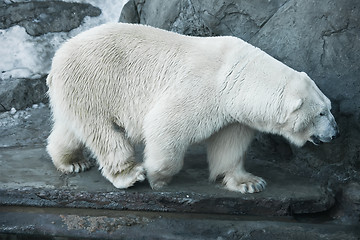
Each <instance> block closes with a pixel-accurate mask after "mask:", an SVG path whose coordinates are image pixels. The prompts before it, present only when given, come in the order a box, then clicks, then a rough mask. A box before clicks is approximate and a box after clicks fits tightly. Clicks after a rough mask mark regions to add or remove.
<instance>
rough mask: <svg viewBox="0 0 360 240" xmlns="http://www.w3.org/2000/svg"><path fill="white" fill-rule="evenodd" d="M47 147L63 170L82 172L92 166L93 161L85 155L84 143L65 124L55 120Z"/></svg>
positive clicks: (53, 159)
mask: <svg viewBox="0 0 360 240" xmlns="http://www.w3.org/2000/svg"><path fill="white" fill-rule="evenodd" d="M46 149H47V152H48V153H49V155H50V156H51V159H52V161H53V163H54V165H55V167H56V168H57V169H58V170H59V171H61V172H64V173H73V172H82V171H85V170H87V169H89V168H91V163H90V162H89V161H88V160H87V159H85V158H84V156H83V144H82V143H81V142H80V140H79V139H78V138H77V137H76V136H75V134H74V133H73V132H72V131H71V130H69V129H68V128H67V127H66V126H65V125H62V124H59V123H56V122H55V124H54V127H53V130H52V132H51V134H50V136H49V138H48V145H47V147H46Z"/></svg>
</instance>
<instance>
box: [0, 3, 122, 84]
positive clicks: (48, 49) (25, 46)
mask: <svg viewBox="0 0 360 240" xmlns="http://www.w3.org/2000/svg"><path fill="white" fill-rule="evenodd" d="M65 1H66V2H79V3H89V4H91V5H93V6H95V7H98V8H100V9H101V11H102V13H101V15H100V16H98V17H85V19H84V22H83V24H82V25H81V26H79V27H78V28H76V29H73V30H72V31H70V32H68V33H66V32H60V33H47V34H45V35H42V36H38V37H32V36H30V35H28V34H27V33H26V31H25V29H24V28H23V27H20V26H13V27H11V28H8V29H5V30H0V46H1V47H0V56H2V59H1V61H0V79H11V78H27V79H36V78H39V77H40V76H42V75H44V74H47V73H48V72H49V71H50V66H51V59H52V57H53V55H54V53H55V51H56V50H57V49H58V48H59V47H60V45H61V44H62V43H63V42H64V41H66V40H67V39H69V38H71V37H73V36H75V35H77V34H78V33H80V32H82V31H84V30H87V29H89V28H91V27H94V26H97V25H100V24H103V23H107V22H118V20H119V17H120V13H121V10H122V8H123V6H124V5H125V3H126V2H127V0H107V1H98V0H77V1H74V0H65ZM13 2H21V1H13Z"/></svg>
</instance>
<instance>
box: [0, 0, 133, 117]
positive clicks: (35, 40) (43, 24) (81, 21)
mask: <svg viewBox="0 0 360 240" xmlns="http://www.w3.org/2000/svg"><path fill="white" fill-rule="evenodd" d="M125 2H126V1H125V0H121V1H119V0H108V1H96V0H78V1H70V0H62V1H47V0H37V1H33V0H11V1H10V0H0V56H1V57H0V112H2V111H8V110H10V109H11V108H16V109H24V108H26V107H28V106H32V105H33V104H34V103H39V102H46V101H47V98H46V94H45V93H46V90H47V88H46V85H45V78H46V75H47V73H48V72H49V70H50V64H51V59H52V56H53V55H54V53H55V51H56V50H57V49H58V48H59V46H60V45H61V43H63V42H64V41H66V39H68V38H70V37H72V36H74V35H76V34H78V33H79V32H81V31H84V30H85V29H88V28H90V27H93V26H96V25H99V24H101V23H104V22H109V21H113V22H117V21H118V19H119V16H120V13H121V9H122V7H123V4H124V3H125Z"/></svg>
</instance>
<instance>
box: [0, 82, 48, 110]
mask: <svg viewBox="0 0 360 240" xmlns="http://www.w3.org/2000/svg"><path fill="white" fill-rule="evenodd" d="M46 91H47V87H46V76H43V77H41V78H37V79H11V80H8V81H4V80H2V79H0V112H2V111H10V110H11V108H15V109H24V108H26V107H30V106H32V105H33V104H37V103H40V102H43V103H45V102H48V99H47V95H46Z"/></svg>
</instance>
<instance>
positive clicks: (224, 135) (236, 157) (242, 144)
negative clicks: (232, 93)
mask: <svg viewBox="0 0 360 240" xmlns="http://www.w3.org/2000/svg"><path fill="white" fill-rule="evenodd" d="M253 137H254V130H253V129H251V128H249V127H247V126H244V125H242V124H239V123H236V124H231V125H229V126H226V127H224V128H223V129H221V130H220V131H219V132H217V133H215V134H214V135H213V136H211V137H210V138H209V139H208V141H207V155H208V162H209V169H210V180H211V181H215V180H216V179H217V178H218V177H220V176H221V177H223V183H224V185H225V187H226V188H227V189H229V190H231V191H238V192H241V193H254V192H260V191H262V190H264V189H265V186H266V182H265V180H264V179H262V178H260V177H257V176H254V175H253V174H251V173H248V172H246V170H245V168H244V161H245V152H246V150H247V148H248V147H249V145H250V143H251V141H252V139H253Z"/></svg>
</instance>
